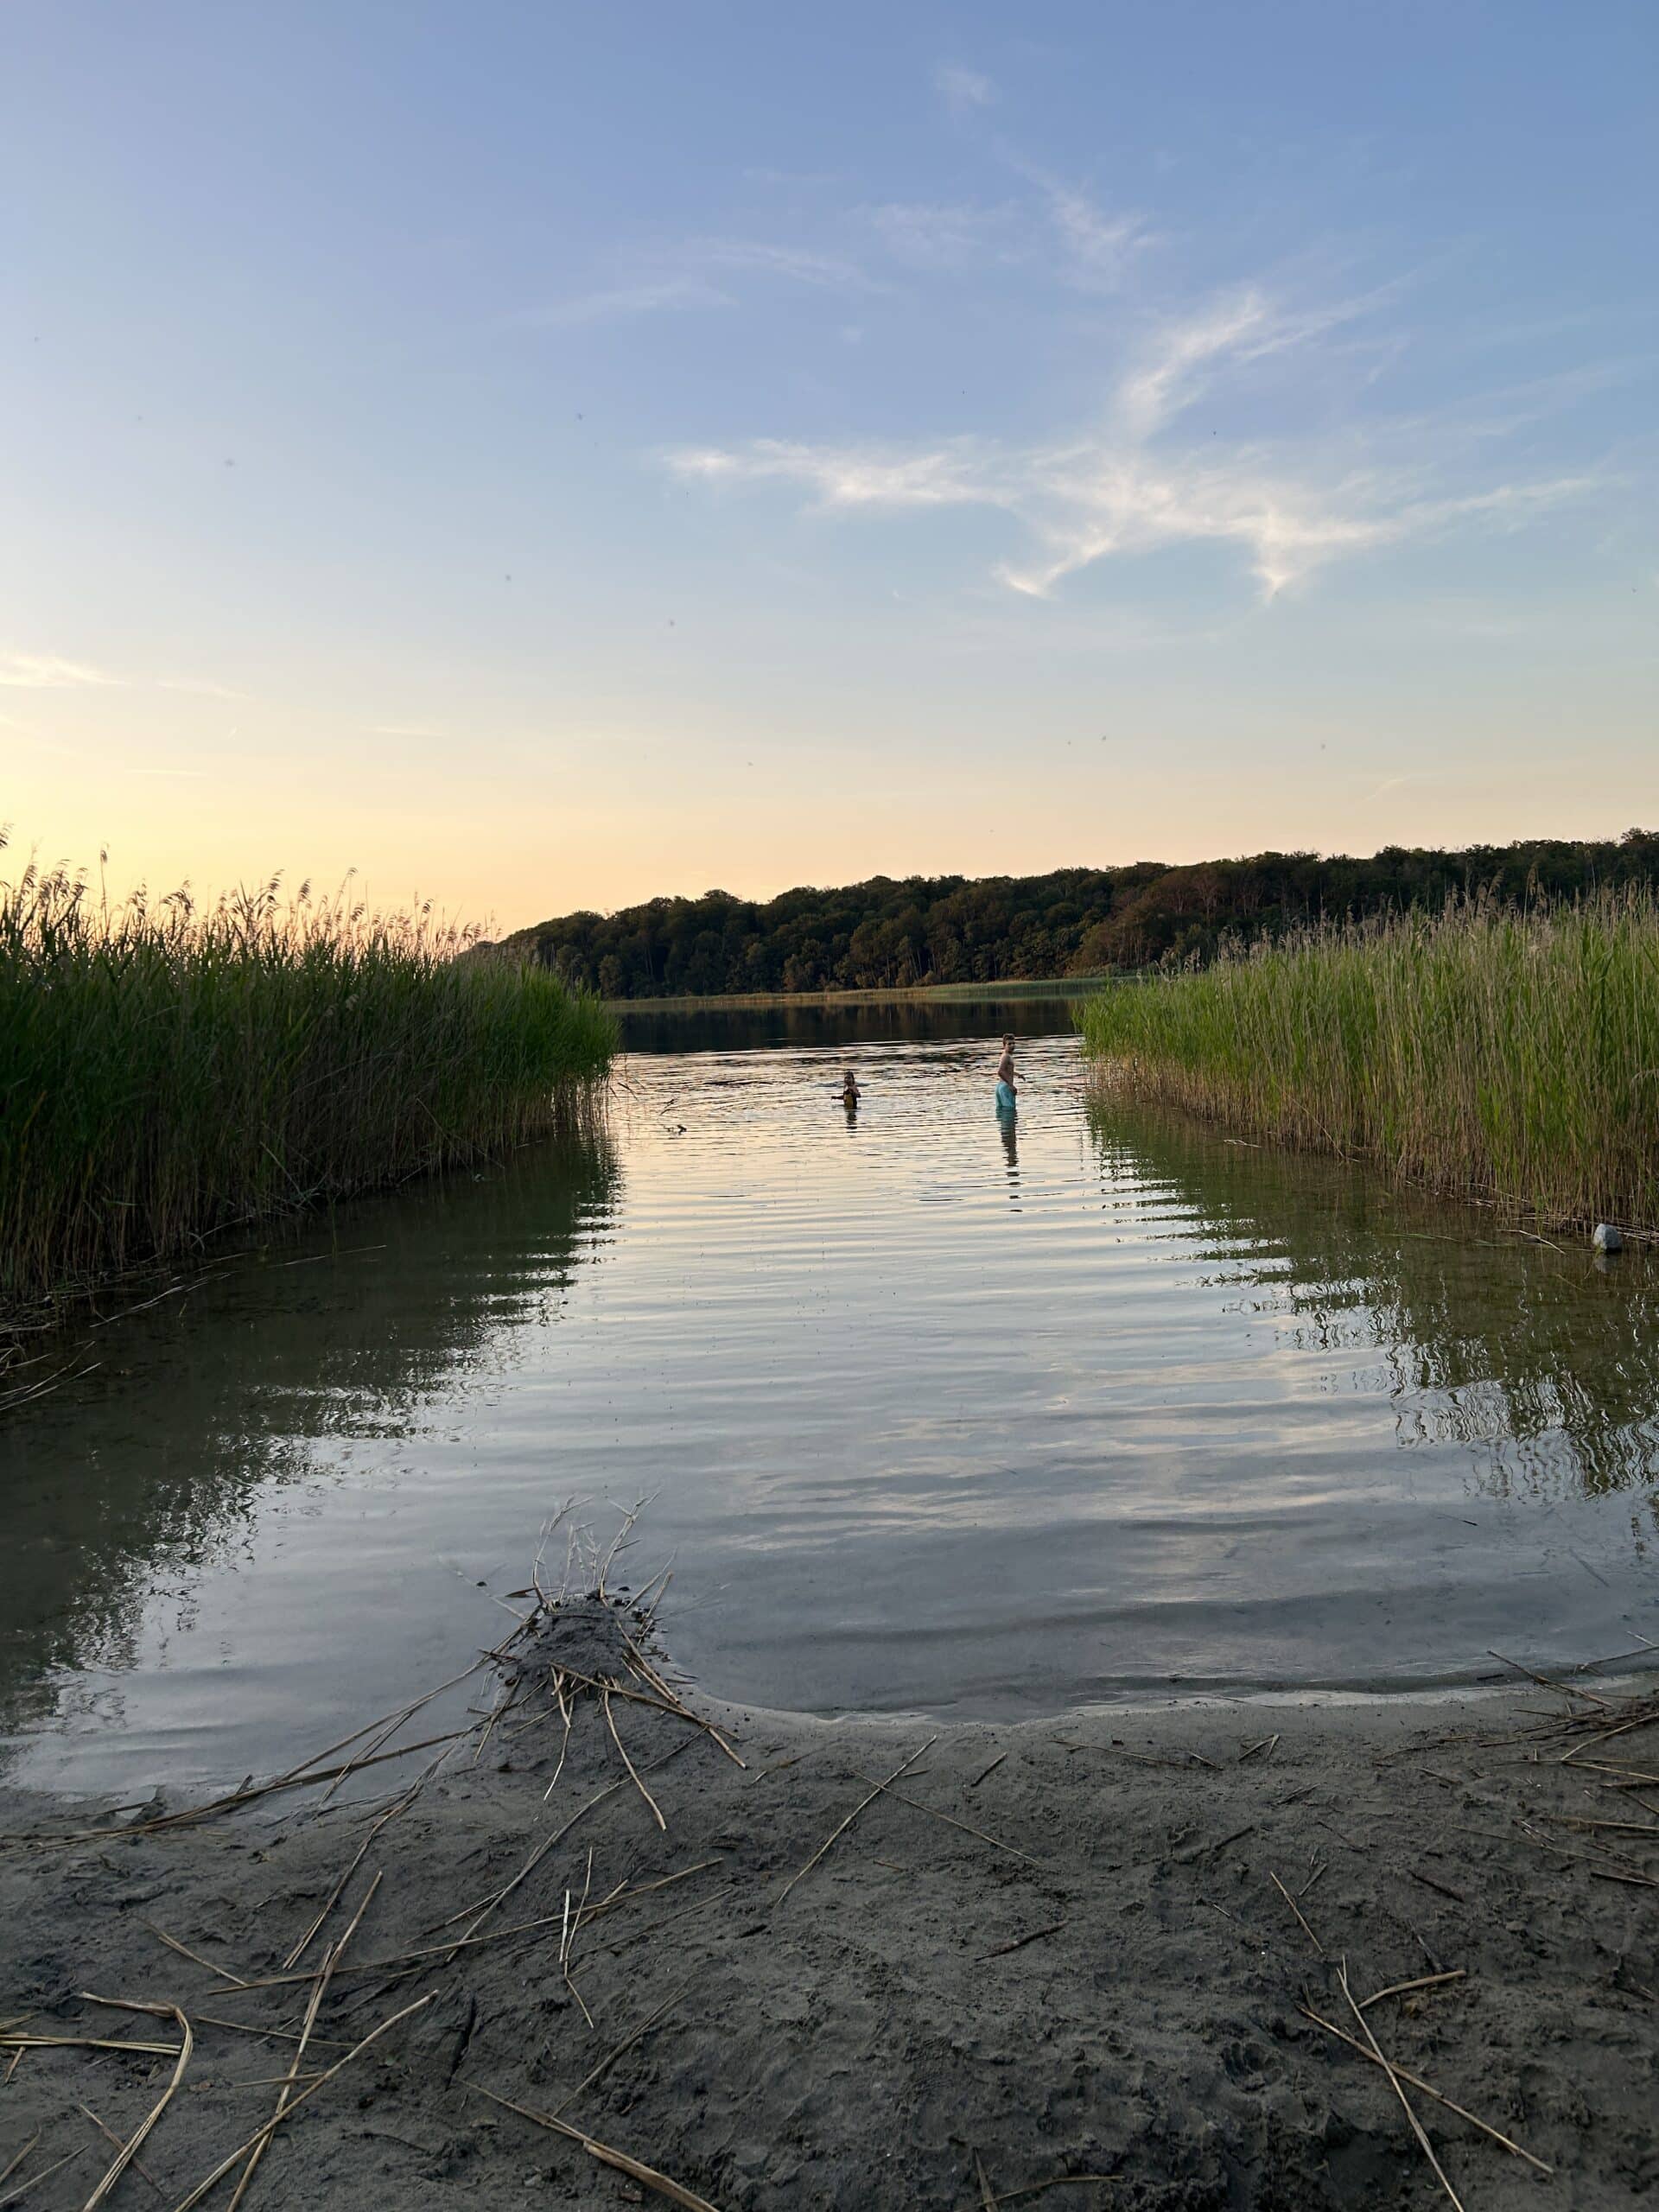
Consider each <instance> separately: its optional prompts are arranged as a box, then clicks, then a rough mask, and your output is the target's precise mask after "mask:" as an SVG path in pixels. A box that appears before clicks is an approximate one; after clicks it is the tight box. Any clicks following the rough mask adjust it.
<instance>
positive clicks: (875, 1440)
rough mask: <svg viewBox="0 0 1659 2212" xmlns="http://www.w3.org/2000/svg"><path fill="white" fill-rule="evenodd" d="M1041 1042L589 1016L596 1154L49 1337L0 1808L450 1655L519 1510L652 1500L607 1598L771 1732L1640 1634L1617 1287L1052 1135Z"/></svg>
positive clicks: (796, 1017)
mask: <svg viewBox="0 0 1659 2212" xmlns="http://www.w3.org/2000/svg"><path fill="white" fill-rule="evenodd" d="M1064 1025H1065V1013H1064V1009H1063V1008H1060V1007H1054V1006H1046V1005H1043V1004H1041V1003H1036V1004H1033V1003H1031V1002H1027V1003H1025V1004H1022V1005H1019V1006H1010V1007H1007V1008H995V1007H982V1006H981V1007H952V1008H949V1009H940V1008H938V1007H933V1008H928V1009H925V1010H924V1009H920V1008H916V1007H900V1008H892V1007H888V1008H865V1009H860V1010H858V1011H857V1012H856V1013H855V1014H838V1015H833V1016H829V1015H824V1014H817V1013H813V1012H811V1011H810V1010H807V1009H800V1010H797V1011H793V1012H791V1013H789V1014H786V1015H785V1014H750V1015H737V1014H731V1015H727V1016H722V1017H714V1018H711V1017H698V1018H696V1019H692V1018H689V1017H677V1018H666V1017H664V1018H661V1019H652V1020H639V1021H638V1022H636V1023H635V1025H634V1026H633V1031H632V1034H631V1036H630V1039H629V1042H630V1046H631V1050H630V1054H629V1058H628V1059H627V1061H626V1065H625V1067H624V1069H623V1071H622V1079H621V1081H620V1084H619V1085H618V1088H617V1092H616V1096H615V1101H614V1105H613V1111H612V1114H611V1116H610V1127H609V1129H608V1132H607V1135H605V1136H604V1137H603V1138H602V1139H601V1140H599V1141H594V1142H588V1143H582V1144H571V1145H564V1146H550V1147H538V1148H537V1149H535V1150H533V1151H531V1152H527V1153H524V1154H521V1155H519V1156H518V1158H517V1159H516V1160H514V1161H513V1162H512V1164H511V1165H510V1166H507V1167H506V1168H505V1169H503V1170H500V1171H499V1172H495V1173H491V1174H489V1175H486V1176H482V1177H479V1178H474V1177H471V1176H466V1177H461V1178H458V1179H450V1180H448V1181H446V1182H444V1183H442V1184H441V1185H425V1186H422V1187H419V1188H416V1189H412V1190H410V1191H409V1192H405V1193H404V1194H402V1195H400V1196H398V1197H397V1198H391V1199H387V1200H384V1201H375V1202H372V1203H369V1204H365V1205H359V1206H357V1207H353V1209H351V1210H350V1211H349V1212H348V1213H346V1214H343V1215H342V1216H341V1217H340V1218H339V1219H338V1220H337V1221H336V1222H335V1223H334V1224H333V1227H332V1230H328V1229H327V1228H322V1227H320V1228H318V1229H316V1230H313V1231H310V1232H308V1235H307V1237H306V1239H305V1241H303V1242H301V1243H288V1244H286V1245H283V1246H281V1247H279V1248H277V1249H273V1250H272V1251H271V1252H270V1253H269V1254H268V1255H264V1256H263V1257H262V1256H260V1255H251V1256H250V1257H248V1258H247V1259H246V1260H245V1261H244V1262H242V1263H241V1264H240V1265H238V1266H237V1267H236V1268H233V1269H232V1271H230V1272H228V1273H227V1274H225V1275H224V1276H223V1277H222V1278H221V1279H220V1280H219V1281H216V1282H212V1283H209V1284H207V1285H204V1286H202V1287H199V1288H198V1289H197V1290H195V1291H194V1293H192V1294H191V1295H190V1296H189V1297H188V1299H186V1300H175V1301H172V1302H169V1303H168V1304H167V1305H164V1306H160V1307H158V1308H156V1309H155V1310H154V1311H153V1312H152V1313H148V1314H143V1315H138V1316H136V1317H133V1318H130V1319H126V1320H124V1321H122V1322H120V1323H119V1324H118V1325H115V1326H112V1327H111V1328H109V1329H108V1330H105V1331H104V1332H100V1333H99V1335H98V1336H97V1338H95V1339H94V1341H93V1349H92V1357H96V1358H98V1359H99V1361H100V1362H101V1364H100V1365H99V1367H98V1368H97V1369H96V1370H94V1371H93V1372H92V1373H91V1374H89V1375H87V1376H85V1377H84V1378H82V1379H80V1380H79V1381H77V1382H74V1383H66V1384H64V1385H62V1386H60V1388H59V1389H57V1390H56V1391H55V1392H54V1394H52V1395H49V1396H48V1397H46V1398H43V1399H42V1400H41V1401H40V1402H38V1403H37V1404H36V1405H35V1406H34V1407H32V1408H23V1409H22V1410H21V1411H18V1412H14V1413H13V1414H10V1416H8V1417H6V1419H5V1421H4V1422H3V1425H0V1512H3V1516H4V1519H3V1537H4V1541H3V1546H0V1622H3V1628H4V1640H3V1645H0V1720H3V1724H4V1730H5V1732H6V1737H7V1740H8V1742H9V1745H10V1753H9V1757H10V1768H11V1771H12V1773H13V1774H14V1776H15V1777H16V1778H19V1779H22V1780H26V1781H29V1782H35V1783H59V1784H64V1785H67V1786H70V1787H75V1788H81V1787H86V1788H100V1789H101V1788H105V1787H113V1788H122V1789H125V1788H128V1787H132V1788H135V1789H147V1788H148V1787H149V1785H150V1784H151V1783H153V1782H155V1781H156V1780H158V1779H164V1780H168V1781H189V1782H193V1783H194V1782H202V1781H207V1780H213V1781H225V1780H232V1781H234V1780H237V1779H239V1777H241V1776H242V1775H243V1774H245V1772H247V1771H248V1770H250V1769H251V1768H252V1769H258V1770H270V1769H272V1768H275V1767H277V1766H278V1765H280V1764H284V1763H286V1762H287V1761H288V1760H289V1759H291V1758H295V1757H297V1756H299V1755H301V1754H302V1753H303V1752H306V1751H310V1750H312V1749H314V1748H315V1747H316V1746H317V1745H320V1744H321V1743H322V1742H325V1741H327V1740H328V1739H329V1738H332V1737H334V1736H336V1735H338V1734H340V1733H342V1732H344V1731H345V1730H346V1728H348V1727H350V1726H353V1724H354V1723H355V1722H357V1721H358V1720H360V1719H364V1718H365V1717H367V1716H368V1715H370V1714H372V1713H375V1712H378V1711H380V1710H382V1709H383V1708H386V1707H391V1706H392V1705H394V1704H395V1703H397V1701H399V1700H401V1699H403V1698H404V1697H405V1696H406V1695H408V1694H411V1693H412V1692H413V1690H415V1689H416V1688H422V1687H424V1686H425V1685H426V1684H427V1683H429V1682H431V1681H436V1680H438V1679H440V1678H441V1677H442V1675H445V1674H447V1673H448V1672H450V1671H452V1670H453V1669H454V1666H455V1665H456V1664H457V1663H461V1662H463V1661H464V1658H465V1656H466V1655H467V1654H469V1653H470V1652H471V1651H472V1650H473V1649H474V1648H475V1647H477V1646H479V1645H480V1644H486V1643H494V1642H496V1641H497V1640H498V1638H499V1636H500V1634H501V1633H502V1631H503V1630H504V1629H505V1628H506V1627H507V1626H508V1625H510V1624H509V1623H508V1622H507V1619H506V1617H505V1614H504V1613H503V1612H502V1611H500V1609H499V1604H498V1602H497V1601H498V1600H505V1599H507V1598H508V1597H509V1595H510V1593H511V1592H513V1591H514V1590H516V1589H518V1588H519V1587H521V1586H523V1585H524V1583H526V1582H527V1581H528V1580H529V1579H530V1573H529V1563H530V1560H531V1558H532V1556H533V1554H534V1552H535V1549H536V1545H537V1533H538V1530H539V1529H540V1528H541V1526H542V1524H543V1522H544V1520H545V1519H546V1517H547V1516H549V1514H550V1513H551V1512H553V1511H554V1510H556V1509H557V1507H558V1506H559V1505H561V1504H562V1503H563V1502H564V1501H565V1500H566V1499H567V1498H571V1497H575V1498H576V1499H578V1500H580V1501H582V1504H581V1505H580V1507H579V1509H578V1510H577V1512H576V1514H575V1516H574V1518H575V1521H576V1522H578V1523H580V1524H582V1525H585V1526H587V1527H588V1528H590V1529H593V1530H594V1533H595V1535H596V1536H598V1537H600V1538H601V1539H602V1538H605V1537H607V1536H608V1534H609V1532H610V1530H611V1529H613V1527H614V1526H615V1512H614V1510H613V1503H612V1502H615V1503H623V1504H626V1503H631V1502H632V1501H633V1500H635V1499H638V1498H639V1497H647V1496H648V1497H651V1498H652V1503H651V1504H650V1506H649V1507H648V1509H647V1510H646V1511H645V1515H644V1516H643V1518H642V1521H641V1523H640V1528H639V1542H638V1544H637V1546H636V1547H635V1548H634V1549H633V1550H632V1551H631V1552H630V1553H629V1554H627V1555H626V1560H625V1561H624V1563H623V1565H622V1566H621V1567H620V1568H619V1569H618V1570H617V1572H618V1573H619V1574H620V1575H621V1576H622V1577H623V1578H624V1579H631V1580H632V1582H633V1584H634V1585H635V1586H638V1585H639V1583H640V1582H642V1581H643V1580H645V1577H646V1575H647V1574H649V1573H652V1571H653V1570H655V1569H656V1568H658V1567H660V1566H663V1565H665V1564H666V1563H667V1562H668V1561H669V1560H672V1561H673V1563H674V1579H673V1582H672V1584H671V1587H670V1591H669V1595H668V1599H667V1601H666V1603H665V1605H664V1624H665V1629H666V1634H667V1637H668V1640H669V1643H670V1646H671V1649H672V1650H673V1652H674V1653H675V1655H676V1656H677V1658H678V1659H680V1660H681V1661H682V1662H683V1663H684V1664H685V1665H686V1666H687V1667H688V1668H689V1669H690V1670H691V1671H692V1672H693V1673H694V1674H695V1675H696V1676H697V1677H699V1678H700V1680H701V1681H702V1682H703V1683H704V1684H705V1685H706V1686H707V1687H708V1688H710V1689H712V1690H714V1691H715V1692H718V1693H723V1694H729V1695H732V1696H734V1697H739V1698H743V1699H748V1700H757V1701H760V1702H763V1703H767V1704H772V1705H778V1706H789V1707H806V1708H810V1709H814V1710H817V1711H838V1710H843V1709H849V1708H854V1709H862V1710H887V1711H891V1710H905V1709H927V1710H930V1711H933V1712H938V1713H957V1714H978V1715H987V1714H999V1713H1027V1712H1039V1711H1051V1710H1054V1709H1056V1708H1058V1707H1064V1706H1066V1705H1068V1704H1071V1703H1075V1702H1079V1701H1084V1700H1099V1699H1105V1698H1113V1697H1121V1696H1126V1695H1137V1696H1138V1695H1144V1694H1147V1692H1148V1691H1150V1692H1153V1693H1154V1694H1159V1695H1169V1694H1187V1693H1192V1692H1198V1691H1203V1690H1207V1689H1214V1688H1243V1689H1255V1688H1274V1687H1282V1686H1288V1685H1305V1684H1315V1685H1322V1686H1325V1687H1328V1688H1397V1687H1403V1686H1408V1685H1424V1684H1433V1683H1446V1682H1457V1681H1469V1680H1471V1679H1473V1678H1475V1677H1477V1676H1478V1675H1483V1674H1490V1673H1491V1671H1492V1662H1491V1660H1490V1659H1489V1658H1488V1657H1487V1656H1486V1655H1487V1649H1488V1647H1489V1646H1496V1647H1497V1649H1501V1650H1504V1651H1513V1652H1516V1653H1518V1654H1520V1655H1522V1656H1526V1657H1528V1658H1529V1659H1530V1660H1532V1661H1534V1662H1550V1661H1554V1662H1560V1661H1562V1660H1573V1659H1579V1658H1584V1657H1590V1656H1599V1655H1602V1654H1607V1653H1612V1652H1616V1651H1619V1650H1623V1649H1629V1648H1630V1647H1631V1646H1632V1645H1633V1644H1635V1643H1637V1642H1639V1641H1640V1640H1641V1639H1642V1638H1643V1637H1647V1638H1656V1639H1659V1573H1656V1568H1655V1560H1654V1555H1653V1542H1654V1538H1655V1535H1656V1510H1655V1509H1656V1496H1659V1271H1656V1270H1655V1269H1654V1268H1653V1267H1652V1266H1651V1265H1650V1264H1649V1262H1645V1261H1644V1260H1643V1259H1642V1258H1640V1257H1639V1256H1634V1255H1626V1256H1624V1257H1623V1258H1621V1259H1620V1260H1618V1261H1617V1262H1612V1263H1611V1264H1605V1265H1603V1266H1600V1267H1598V1265H1597V1264H1596V1263H1595V1262H1593V1261H1592V1259H1591V1258H1590V1256H1589V1255H1588V1254H1587V1253H1586V1252H1585V1251H1584V1250H1583V1249H1580V1247H1578V1246H1576V1245H1575V1246H1573V1248H1572V1249H1567V1250H1556V1249H1551V1248H1550V1247H1548V1246H1547V1245H1544V1244H1540V1243H1528V1242H1526V1241H1524V1240H1522V1239H1518V1238H1515V1237H1505V1236H1501V1235H1499V1234H1498V1233H1497V1231H1496V1230H1494V1229H1493V1228H1492V1226H1491V1224H1489V1223H1488V1222H1487V1221H1485V1220H1484V1217H1480V1216H1478V1215H1476V1214H1470V1213H1465V1212H1463V1211H1448V1210H1446V1209H1441V1208H1437V1207H1433V1206H1431V1205H1427V1204H1425V1203H1421V1202H1418V1201H1414V1200H1412V1199H1409V1198H1402V1197H1400V1196H1398V1195H1396V1194H1392V1193H1389V1192H1386V1191H1383V1190H1382V1189H1380V1188H1379V1187H1378V1186H1377V1185H1376V1184H1374V1183H1373V1182H1371V1181H1370V1179H1367V1178H1366V1177H1364V1176H1363V1174H1362V1173H1359V1172H1357V1171H1354V1170H1351V1169H1347V1168H1344V1167H1342V1166H1337V1165H1333V1164H1332V1163H1329V1162H1320V1161H1312V1160H1287V1159H1285V1158H1282V1157H1281V1156H1278V1155H1275V1154H1272V1153H1270V1152H1266V1151H1262V1150H1257V1149H1254V1148H1251V1147H1245V1146H1242V1145H1237V1144H1230V1143H1228V1142H1226V1141H1224V1140H1223V1139H1221V1138H1220V1137H1218V1136H1217V1135H1215V1134H1213V1133H1212V1132H1210V1131H1207V1130H1205V1129H1202V1128H1196V1127H1194V1126H1192V1125H1191V1124H1187V1123H1183V1122H1176V1121H1172V1120H1170V1119H1168V1118H1165V1117H1160V1116H1155V1115H1151V1114H1147V1113H1145V1112H1142V1111H1136V1110H1134V1109H1129V1108H1128V1107H1124V1106H1109V1107H1107V1108H1104V1109H1095V1110H1093V1111H1091V1110H1090V1109H1089V1108H1088V1107H1087V1105H1086V1103H1085V1101H1084V1095H1083V1087H1082V1077H1081V1071H1080V1068H1079V1065H1078V1063H1077V1057H1076V1051H1075V1046H1074V1045H1073V1043H1072V1041H1071V1037H1070V1035H1069V1033H1067V1032H1066V1031H1065V1027H1064ZM1004 1026H1007V1027H1014V1028H1015V1029H1017V1030H1019V1031H1020V1032H1021V1033H1034V1034H1028V1035H1027V1041H1026V1042H1025V1043H1024V1045H1023V1046H1022V1048H1021V1060H1022V1065H1023V1068H1024V1070H1025V1071H1026V1073H1027V1076H1028V1078H1029V1089H1028V1090H1027V1094H1026V1096H1025V1099H1024V1103H1023V1104H1022V1106H1021V1109H1020V1116H1019V1119H1018V1122H1017V1125H1015V1126H1013V1127H1010V1126H1005V1125H1001V1124H999V1122H998V1121H997V1118H996V1116H995V1112H994V1110H993V1105H992V1096H991V1091H992V1081H993V1071H994V1068H995V1058H996V1048H995V1034H994V1033H995V1032H996V1031H999V1030H1000V1029H1001V1027H1004ZM849 1057H850V1058H855V1059H856V1063H857V1065H858V1069H859V1075H860V1080H861V1083H862V1084H863V1088H864V1103H863V1106H862V1109H861V1111H860V1113H859V1115H858V1116H857V1119H856V1122H849V1120H848V1118H847V1116H845V1115H844V1113H843V1112H842V1109H841V1106H840V1104H839V1103H838V1101H837V1098H836V1095H835V1094H836V1090H838V1088H839V1080H840V1071H841V1069H842V1065H844V1063H845V1061H846V1060H847V1059H848V1058H849ZM563 1558H564V1554H563V1540H562V1539H561V1540H560V1541H559V1542H557V1543H556V1544H555V1546H554V1548H553V1549H552V1551H551V1552H550V1567H552V1569H553V1570H555V1571H556V1570H557V1569H558V1568H560V1567H563Z"/></svg>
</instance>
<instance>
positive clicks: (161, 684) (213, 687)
mask: <svg viewBox="0 0 1659 2212" xmlns="http://www.w3.org/2000/svg"><path fill="white" fill-rule="evenodd" d="M149 682H150V683H153V684H154V685H155V687H156V690H158V691H188V693H189V694H190V696H191V697H192V698H195V699H245V698H247V697H249V696H251V695H250V694H249V693H247V692H246V691H238V690H235V689H234V688H233V687H232V685H230V684H228V683H214V682H213V679H212V678H211V677H206V676H152V677H150V678H149Z"/></svg>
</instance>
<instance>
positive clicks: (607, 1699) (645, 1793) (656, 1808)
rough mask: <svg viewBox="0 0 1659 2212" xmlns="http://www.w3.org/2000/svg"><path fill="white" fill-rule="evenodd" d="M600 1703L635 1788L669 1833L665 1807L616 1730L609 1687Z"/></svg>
mask: <svg viewBox="0 0 1659 2212" xmlns="http://www.w3.org/2000/svg"><path fill="white" fill-rule="evenodd" d="M600 1703H601V1705H602V1706H603V1707H604V1709H605V1725H606V1726H607V1728H608V1729H609V1730H610V1732H611V1741H612V1742H613V1744H614V1745H616V1748H617V1752H618V1755H619V1756H620V1758H621V1761H622V1764H623V1765H624V1766H625V1767H626V1769H627V1770H628V1774H629V1777H630V1778H631V1780H632V1783H633V1786H634V1788H635V1789H637V1790H638V1791H639V1795H640V1796H642V1797H643V1798H644V1799H645V1802H646V1804H647V1805H648V1806H649V1807H650V1808H651V1816H652V1820H654V1821H656V1823H657V1825H658V1827H659V1828H661V1830H662V1831H663V1834H664V1835H666V1834H668V1822H667V1821H665V1820H664V1818H663V1808H662V1807H661V1806H660V1805H659V1804H658V1802H657V1800H656V1799H655V1798H654V1797H653V1796H652V1794H651V1792H650V1790H649V1789H646V1787H645V1783H643V1782H641V1781H640V1779H639V1776H638V1774H637V1773H635V1771H634V1765H633V1761H632V1759H631V1758H629V1757H628V1754H627V1751H626V1747H625V1746H624V1745H623V1742H622V1738H620V1736H619V1735H618V1734H617V1732H616V1718H615V1715H614V1714H613V1713H612V1711H611V1694H610V1692H609V1690H608V1689H607V1690H604V1691H602V1692H601V1696H600Z"/></svg>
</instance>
